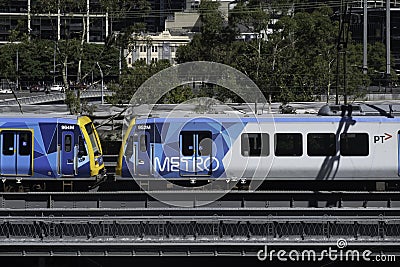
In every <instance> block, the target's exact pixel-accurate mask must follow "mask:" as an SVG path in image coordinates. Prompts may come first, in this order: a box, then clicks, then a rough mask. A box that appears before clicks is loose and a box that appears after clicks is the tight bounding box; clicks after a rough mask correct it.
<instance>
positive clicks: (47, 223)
mask: <svg viewBox="0 0 400 267" xmlns="http://www.w3.org/2000/svg"><path fill="white" fill-rule="evenodd" d="M162 199H167V200H168V201H166V202H165V201H163V200H162ZM210 199H216V200H215V201H211V202H210V201H209V200H210ZM399 215H400V192H355V191H354V192H341V191H334V192H332V191H331V192H328V191H319V192H314V191H285V192H283V191H255V192H239V191H232V192H225V191H219V192H216V191H211V192H207V191H198V190H191V191H153V192H150V194H149V193H148V192H140V191H138V192H126V191H121V192H65V193H60V192H30V193H2V194H0V255H18V256H19V255H35V256H38V255H44V256H46V255H75V256H81V255H90V256H107V255H124V256H127V255H131V256H132V255H186V256H187V255H214V256H217V255H230V256H232V255H237V256H241V255H250V256H256V255H257V253H258V251H259V250H260V249H263V247H264V246H265V245H268V246H271V247H275V248H293V246H295V247H296V248H308V249H309V248H313V249H315V250H316V251H322V250H323V249H326V248H327V247H334V248H335V246H336V244H337V242H338V240H339V239H340V240H342V239H344V240H346V242H347V243H348V246H349V247H351V248H353V249H355V248H357V249H364V250H365V249H370V250H372V251H373V252H374V253H382V251H384V252H385V253H391V254H393V255H395V254H396V253H398V251H399V249H400V216H399Z"/></svg>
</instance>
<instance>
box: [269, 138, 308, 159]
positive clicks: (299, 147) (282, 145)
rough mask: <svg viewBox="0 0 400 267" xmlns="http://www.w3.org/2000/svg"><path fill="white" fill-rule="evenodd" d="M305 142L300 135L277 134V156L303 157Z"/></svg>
mask: <svg viewBox="0 0 400 267" xmlns="http://www.w3.org/2000/svg"><path fill="white" fill-rule="evenodd" d="M301 155H303V142H302V135H301V134H300V133H278V134H275V156H289V157H290V156H295V157H298V156H301Z"/></svg>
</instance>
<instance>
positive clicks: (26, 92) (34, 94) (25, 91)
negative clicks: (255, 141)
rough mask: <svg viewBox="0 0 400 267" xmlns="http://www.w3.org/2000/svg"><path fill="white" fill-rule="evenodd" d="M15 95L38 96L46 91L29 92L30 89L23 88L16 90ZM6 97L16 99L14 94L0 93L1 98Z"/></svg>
mask: <svg viewBox="0 0 400 267" xmlns="http://www.w3.org/2000/svg"><path fill="white" fill-rule="evenodd" d="M15 95H16V96H17V97H18V98H20V97H29V96H38V95H45V92H32V93H31V92H29V90H22V91H15ZM5 99H14V95H13V94H0V100H5Z"/></svg>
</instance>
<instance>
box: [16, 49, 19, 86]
mask: <svg viewBox="0 0 400 267" xmlns="http://www.w3.org/2000/svg"><path fill="white" fill-rule="evenodd" d="M18 57H19V56H18V48H17V64H16V65H17V66H16V71H17V82H16V86H17V88H16V90H18V89H19V78H18V76H19V75H18V72H19V69H18V60H19V59H18Z"/></svg>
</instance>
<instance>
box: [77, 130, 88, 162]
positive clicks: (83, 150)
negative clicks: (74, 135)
mask: <svg viewBox="0 0 400 267" xmlns="http://www.w3.org/2000/svg"><path fill="white" fill-rule="evenodd" d="M78 144H79V152H78V157H83V156H87V152H86V148H85V142H84V141H83V137H82V136H81V135H80V136H79V139H78Z"/></svg>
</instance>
